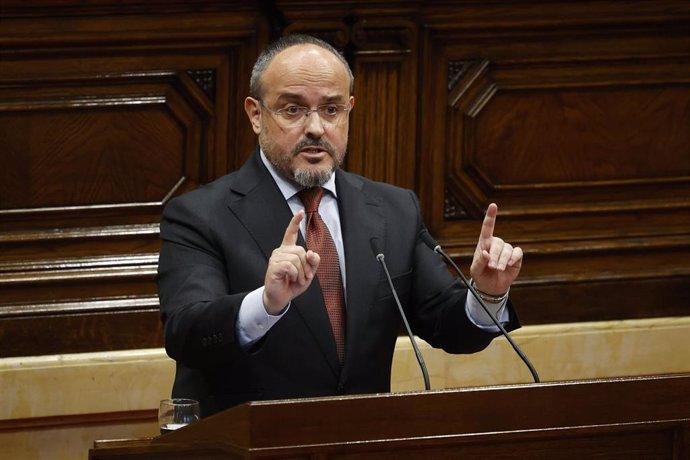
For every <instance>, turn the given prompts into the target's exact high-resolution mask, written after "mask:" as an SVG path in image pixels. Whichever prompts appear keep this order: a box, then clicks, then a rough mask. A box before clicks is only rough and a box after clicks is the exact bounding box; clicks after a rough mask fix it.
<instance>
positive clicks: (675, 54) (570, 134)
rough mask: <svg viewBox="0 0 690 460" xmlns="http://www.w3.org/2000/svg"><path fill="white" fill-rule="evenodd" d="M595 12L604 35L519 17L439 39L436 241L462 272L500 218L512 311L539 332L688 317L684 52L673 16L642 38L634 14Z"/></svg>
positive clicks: (439, 32)
mask: <svg viewBox="0 0 690 460" xmlns="http://www.w3.org/2000/svg"><path fill="white" fill-rule="evenodd" d="M570 6H571V7H573V8H575V7H574V5H570ZM594 7H595V9H596V8H597V7H598V8H601V11H600V12H601V13H602V16H601V17H602V18H605V19H602V24H598V25H596V26H595V25H594V24H592V23H591V19H592V16H591V15H592V13H591V11H585V10H582V11H580V10H577V9H571V10H569V12H570V15H569V16H568V17H567V18H562V17H560V16H558V17H556V16H555V17H554V20H556V19H563V20H566V21H567V22H568V23H569V27H568V28H555V29H554V28H552V27H551V26H550V25H547V24H545V23H544V22H543V21H542V19H543V18H542V16H541V15H539V14H535V12H534V11H532V12H529V13H528V12H526V11H522V10H521V11H518V10H517V9H516V10H515V11H512V12H510V14H508V13H509V12H508V10H507V9H506V10H501V11H499V12H496V11H494V13H499V14H494V15H493V16H492V15H489V14H487V15H486V16H485V17H483V20H480V21H478V23H469V22H464V23H463V22H459V23H452V22H451V21H452V20H453V19H457V16H452V15H451V16H448V17H441V16H435V18H434V21H435V22H433V23H432V24H430V25H429V30H430V32H429V37H428V41H427V43H426V46H427V49H428V51H429V53H428V56H429V58H428V60H427V61H426V62H425V63H424V65H425V66H426V67H427V68H426V69H425V82H426V84H428V85H429V87H430V88H433V90H432V91H430V92H429V93H428V94H429V97H427V98H425V99H424V100H425V103H426V104H425V105H424V106H423V109H422V111H424V112H426V113H427V114H430V113H433V119H432V120H431V121H430V123H429V124H427V125H424V126H423V128H422V137H423V138H424V140H425V142H428V145H429V148H430V150H431V151H432V152H433V154H432V158H433V159H432V160H431V162H430V163H431V164H432V165H433V166H429V167H428V168H426V169H425V172H428V173H429V174H423V175H422V176H421V177H420V179H421V188H420V192H421V194H422V195H423V200H424V203H425V205H426V208H427V209H428V210H429V215H430V216H431V219H430V227H431V229H432V231H433V232H434V233H436V234H437V235H438V236H440V237H442V239H444V240H445V241H446V244H447V245H448V246H449V248H450V249H451V250H452V251H453V252H454V253H455V254H456V256H457V257H458V258H459V259H461V260H462V261H468V259H469V258H470V257H471V253H472V251H473V248H474V245H475V244H476V233H477V231H478V227H479V222H480V219H481V216H482V213H483V210H484V209H485V208H486V206H487V205H488V204H489V203H491V202H496V203H498V204H499V227H498V230H497V234H500V236H502V237H504V238H505V239H507V240H509V241H512V242H515V243H518V244H520V245H521V246H523V248H524V249H525V251H526V264H525V269H524V271H523V275H522V276H521V279H520V282H519V283H518V285H517V286H516V288H515V289H514V293H513V294H514V295H513V297H514V298H515V299H516V300H517V301H518V302H519V303H521V301H522V302H524V303H525V304H526V306H525V307H523V308H520V312H521V314H522V317H523V319H524V320H525V321H527V322H530V323H535V322H553V321H577V320H596V319H611V318H632V317H644V316H663V315H679V314H688V313H689V312H690V310H689V309H688V308H689V307H690V302H688V300H689V299H690V289H689V288H688V280H689V279H690V262H689V261H690V258H689V257H688V255H690V233H689V232H688V230H689V229H690V212H688V211H690V193H689V192H688V191H689V190H690V155H689V154H688V152H689V149H690V147H689V146H690V130H689V129H688V126H690V64H689V63H690V61H689V60H688V50H690V41H689V40H688V38H689V37H688V36H687V34H685V36H683V35H682V34H681V30H682V28H683V27H684V26H683V25H682V24H681V22H679V21H680V19H679V18H678V17H677V16H675V15H674V14H672V13H671V12H670V10H667V9H666V8H667V7H668V3H667V4H665V5H661V4H660V5H658V10H657V11H656V14H657V16H655V21H649V20H645V19H642V18H640V17H637V20H638V21H642V24H643V25H638V26H636V27H635V28H631V27H628V26H627V23H628V21H629V20H630V18H629V17H626V16H625V15H624V14H623V13H624V12H623V8H625V9H627V7H623V6H622V5H621V6H620V8H621V9H620V10H619V11H615V6H614V5H612V4H610V3H604V2H602V3H601V4H598V5H594ZM555 8H556V7H554V6H550V7H548V8H547V10H548V9H555ZM490 10H492V8H487V9H486V11H485V10H484V9H483V8H481V7H478V6H477V7H474V6H473V7H469V6H468V9H467V10H466V12H467V13H468V15H469V16H470V17H475V16H473V15H476V17H480V16H481V14H482V13H484V12H486V13H488V12H489V11H490ZM604 11H605V12H606V13H607V14H608V16H604V15H603V12H604ZM564 12H565V9H564V10H562V11H560V13H564ZM555 13H556V11H555V10H554V14H555ZM614 13H615V14H614ZM649 13H650V12H649V11H646V12H645V13H644V14H649ZM637 14H638V15H639V14H642V13H640V12H638V13H637ZM612 30H613V31H615V32H612ZM585 31H587V33H585ZM497 36H501V37H502V38H503V39H500V40H499V39H496V38H495V37H497ZM434 60H436V62H440V63H441V66H442V67H443V69H444V70H445V71H444V72H434V71H432V70H431V68H430V66H431V63H432V62H433V61H434ZM426 84H425V83H423V85H424V86H426ZM441 98H443V99H444V100H445V101H446V102H445V104H444V107H443V108H441V107H439V106H438V105H436V106H434V103H433V102H429V101H434V100H439V99H441ZM432 123H433V125H432ZM439 195H440V196H442V197H443V199H440V196H439Z"/></svg>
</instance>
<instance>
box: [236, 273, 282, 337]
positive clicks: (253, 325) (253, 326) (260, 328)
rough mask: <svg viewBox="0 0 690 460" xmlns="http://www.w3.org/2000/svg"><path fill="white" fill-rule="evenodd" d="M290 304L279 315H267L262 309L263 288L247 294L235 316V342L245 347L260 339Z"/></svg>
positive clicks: (264, 309)
mask: <svg viewBox="0 0 690 460" xmlns="http://www.w3.org/2000/svg"><path fill="white" fill-rule="evenodd" d="M289 308H290V304H288V305H287V307H285V308H284V309H283V311H282V312H281V313H280V315H269V314H268V312H266V307H264V287H263V286H261V287H260V288H258V289H255V290H254V291H252V292H250V293H249V294H247V295H246V296H245V297H244V299H242V304H241V305H240V311H239V313H238V315H237V324H236V326H235V330H236V332H237V340H238V341H239V343H240V345H241V346H242V347H247V346H249V345H251V344H253V343H254V342H256V341H257V340H259V339H261V338H262V337H263V336H264V335H266V333H267V332H268V331H269V329H271V328H272V327H273V325H274V324H275V323H277V322H278V321H280V318H282V317H283V315H284V314H285V313H287V311H288V309H289Z"/></svg>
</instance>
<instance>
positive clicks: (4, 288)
mask: <svg viewBox="0 0 690 460" xmlns="http://www.w3.org/2000/svg"><path fill="white" fill-rule="evenodd" d="M109 8H110V5H108V4H107V2H104V3H101V4H98V3H94V4H92V5H81V6H79V7H76V8H74V9H72V8H67V7H65V8H60V7H54V10H53V13H54V16H55V17H49V16H45V15H44V13H45V12H46V11H47V10H46V9H42V8H40V5H39V6H36V5H35V4H34V5H32V4H28V5H27V6H26V8H22V6H21V5H13V6H12V7H11V8H8V9H7V10H5V11H4V12H3V14H5V15H6V17H4V18H3V19H2V22H3V32H2V34H1V35H0V42H1V43H2V45H0V48H1V49H2V51H0V53H1V57H0V59H2V66H0V67H1V68H0V148H1V149H2V154H1V155H0V171H2V173H1V174H2V180H0V247H1V248H2V250H1V251H0V356H17V355H30V354H46V353H58V352H59V353H64V352H78V351H92V350H107V349H118V348H146V347H156V346H160V345H161V344H162V333H161V327H160V324H159V323H160V321H159V319H158V317H159V313H158V299H157V289H156V285H155V282H154V275H155V273H156V267H157V263H158V248H159V241H158V225H159V221H160V213H161V211H162V209H163V206H164V205H165V203H166V202H167V201H168V200H169V199H170V198H171V197H173V196H175V195H178V194H180V193H184V192H186V191H189V190H192V189H194V188H196V187H197V186H198V185H199V184H201V183H204V182H208V181H209V180H212V179H214V178H216V177H219V176H221V175H223V174H225V173H227V172H228V171H229V170H232V169H234V168H236V167H237V165H239V164H241V163H242V162H243V161H244V158H246V156H247V155H248V154H249V153H250V152H251V150H252V149H253V145H254V139H253V136H252V135H251V132H250V131H248V130H244V129H241V128H240V126H242V124H241V122H246V117H244V114H243V109H242V104H241V101H242V100H243V97H240V96H239V93H240V91H239V88H240V87H245V86H247V85H248V75H249V69H250V66H251V62H252V60H253V56H255V54H256V49H257V42H258V40H265V39H264V38H261V36H260V35H258V33H257V30H256V13H255V12H252V11H251V10H247V11H242V10H243V8H239V11H237V10H238V8H235V9H234V10H233V9H232V8H228V7H223V6H219V5H215V6H214V5H210V6H209V7H208V8H209V10H208V11H205V12H204V11H203V10H201V9H198V8H192V10H189V9H188V8H187V9H186V8H185V7H184V6H179V5H178V6H176V7H172V8H171V7H170V6H169V5H165V4H159V5H158V6H155V5H154V6H153V7H152V8H153V9H152V10H150V11H143V12H142V11H141V10H139V9H138V8H137V7H135V6H134V7H132V8H133V9H132V10H127V11H128V12H129V13H130V14H131V15H130V16H121V15H120V13H123V12H124V11H125V10H126V8H127V6H123V7H122V9H119V10H110V9H109ZM103 13H105V14H103ZM28 29H32V30H34V31H41V33H40V34H36V33H32V34H28V33H27V32H26V30H28ZM250 56H251V57H250ZM240 150H241V151H240ZM29 337H31V340H29Z"/></svg>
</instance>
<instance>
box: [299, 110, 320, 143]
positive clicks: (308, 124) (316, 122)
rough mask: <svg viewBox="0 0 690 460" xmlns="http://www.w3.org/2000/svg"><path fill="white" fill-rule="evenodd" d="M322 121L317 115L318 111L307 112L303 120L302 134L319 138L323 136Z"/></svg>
mask: <svg viewBox="0 0 690 460" xmlns="http://www.w3.org/2000/svg"><path fill="white" fill-rule="evenodd" d="M323 133H324V129H323V121H321V117H320V116H319V112H317V111H314V112H310V113H308V114H307V119H306V120H304V134H306V135H307V136H309V137H311V138H317V139H318V138H320V137H321V136H323Z"/></svg>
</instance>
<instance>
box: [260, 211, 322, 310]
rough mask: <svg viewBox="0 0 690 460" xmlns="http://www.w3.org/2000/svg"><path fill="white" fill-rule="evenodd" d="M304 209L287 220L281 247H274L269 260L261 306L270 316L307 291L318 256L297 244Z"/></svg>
mask: <svg viewBox="0 0 690 460" xmlns="http://www.w3.org/2000/svg"><path fill="white" fill-rule="evenodd" d="M303 218H304V211H299V212H298V213H297V214H295V215H294V216H293V218H292V219H291V220H290V223H289V224H288V226H287V229H285V236H283V242H282V243H281V245H280V247H279V248H277V249H274V250H273V253H272V254H271V258H270V259H269V260H268V269H267V270H266V278H265V279H264V306H265V307H266V312H267V313H268V314H269V315H278V314H280V312H281V311H283V309H284V308H285V307H286V306H287V305H288V304H289V303H290V302H291V301H292V299H294V298H295V297H297V296H298V295H300V294H302V293H303V292H304V291H306V290H307V288H308V287H309V285H310V284H311V282H312V280H313V279H314V275H316V269H317V268H318V267H319V262H320V260H321V259H320V257H319V255H318V254H317V253H315V252H314V251H312V250H308V251H305V250H304V248H303V247H302V246H298V245H297V237H298V235H299V224H300V222H301V221H302V219H303Z"/></svg>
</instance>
